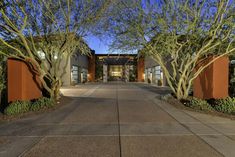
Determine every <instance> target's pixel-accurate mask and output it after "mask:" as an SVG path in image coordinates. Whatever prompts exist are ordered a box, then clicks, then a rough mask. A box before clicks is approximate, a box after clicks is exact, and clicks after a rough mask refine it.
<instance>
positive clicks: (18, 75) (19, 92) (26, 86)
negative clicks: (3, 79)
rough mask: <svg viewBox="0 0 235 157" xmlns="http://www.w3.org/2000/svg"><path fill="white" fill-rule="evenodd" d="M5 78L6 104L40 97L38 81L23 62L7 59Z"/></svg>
mask: <svg viewBox="0 0 235 157" xmlns="http://www.w3.org/2000/svg"><path fill="white" fill-rule="evenodd" d="M7 77H8V78H7V81H8V82H7V89H8V102H12V101H16V100H32V99H36V98H40V97H42V92H41V87H40V83H39V80H38V78H37V76H36V75H34V74H33V73H32V72H31V71H30V68H29V67H28V66H27V64H26V63H25V62H23V61H20V60H17V59H8V61H7Z"/></svg>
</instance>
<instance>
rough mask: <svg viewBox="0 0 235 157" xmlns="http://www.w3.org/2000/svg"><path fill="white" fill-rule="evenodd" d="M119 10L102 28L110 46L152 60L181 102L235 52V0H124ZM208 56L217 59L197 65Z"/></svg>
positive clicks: (115, 11) (112, 13) (104, 20)
mask: <svg viewBox="0 0 235 157" xmlns="http://www.w3.org/2000/svg"><path fill="white" fill-rule="evenodd" d="M116 6H117V7H113V9H112V11H111V12H109V14H110V16H111V17H110V18H107V19H103V22H102V23H100V24H99V25H98V27H99V28H103V30H102V31H104V32H108V33H109V34H110V36H111V37H112V39H113V42H112V44H111V45H110V47H111V48H113V49H122V50H124V51H130V50H139V51H140V52H142V53H144V54H145V55H149V56H151V57H152V58H153V59H154V60H155V61H156V62H157V63H158V64H159V65H160V66H161V67H162V70H163V73H164V75H165V77H166V79H167V82H168V85H169V86H170V88H171V90H172V92H173V93H174V94H175V96H176V97H177V98H178V99H186V98H187V97H188V94H189V91H190V89H191V86H192V83H193V80H194V79H195V78H196V77H197V76H198V75H199V74H200V73H201V72H202V71H203V70H204V69H205V68H206V67H208V66H209V65H210V64H211V63H212V62H214V61H215V60H216V59H218V58H220V57H222V56H225V55H229V54H231V53H234V52H235V42H234V39H235V35H234V34H235V2H234V1H231V0H211V1H207V0H193V1H191V0H167V1H165V0H160V1H159V0H155V1H154V0H152V1H143V0H128V1H124V0H121V1H118V2H116ZM98 33H99V32H98ZM99 34H100V33H99ZM209 56H215V57H214V58H213V60H212V61H211V62H209V63H208V64H204V65H201V66H200V67H198V63H199V62H200V61H202V60H203V59H204V58H206V57H209Z"/></svg>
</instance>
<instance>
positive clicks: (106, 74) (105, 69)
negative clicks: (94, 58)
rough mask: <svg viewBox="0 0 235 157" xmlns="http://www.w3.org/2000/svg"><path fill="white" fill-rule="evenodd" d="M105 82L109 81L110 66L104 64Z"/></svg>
mask: <svg viewBox="0 0 235 157" xmlns="http://www.w3.org/2000/svg"><path fill="white" fill-rule="evenodd" d="M103 82H108V66H107V65H105V64H104V65H103Z"/></svg>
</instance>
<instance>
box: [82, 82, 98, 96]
mask: <svg viewBox="0 0 235 157" xmlns="http://www.w3.org/2000/svg"><path fill="white" fill-rule="evenodd" d="M100 86H101V85H98V86H96V87H95V88H92V89H89V90H88V91H86V92H85V93H84V94H82V95H81V96H79V97H89V96H91V94H93V93H94V92H95V90H96V89H98V88H99V87H100Z"/></svg>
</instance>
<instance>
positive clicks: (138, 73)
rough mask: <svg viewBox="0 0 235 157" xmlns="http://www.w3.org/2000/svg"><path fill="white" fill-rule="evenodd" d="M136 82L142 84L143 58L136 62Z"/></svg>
mask: <svg viewBox="0 0 235 157" xmlns="http://www.w3.org/2000/svg"><path fill="white" fill-rule="evenodd" d="M137 75H138V77H137V80H138V82H144V58H143V57H141V58H139V60H138V62H137Z"/></svg>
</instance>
